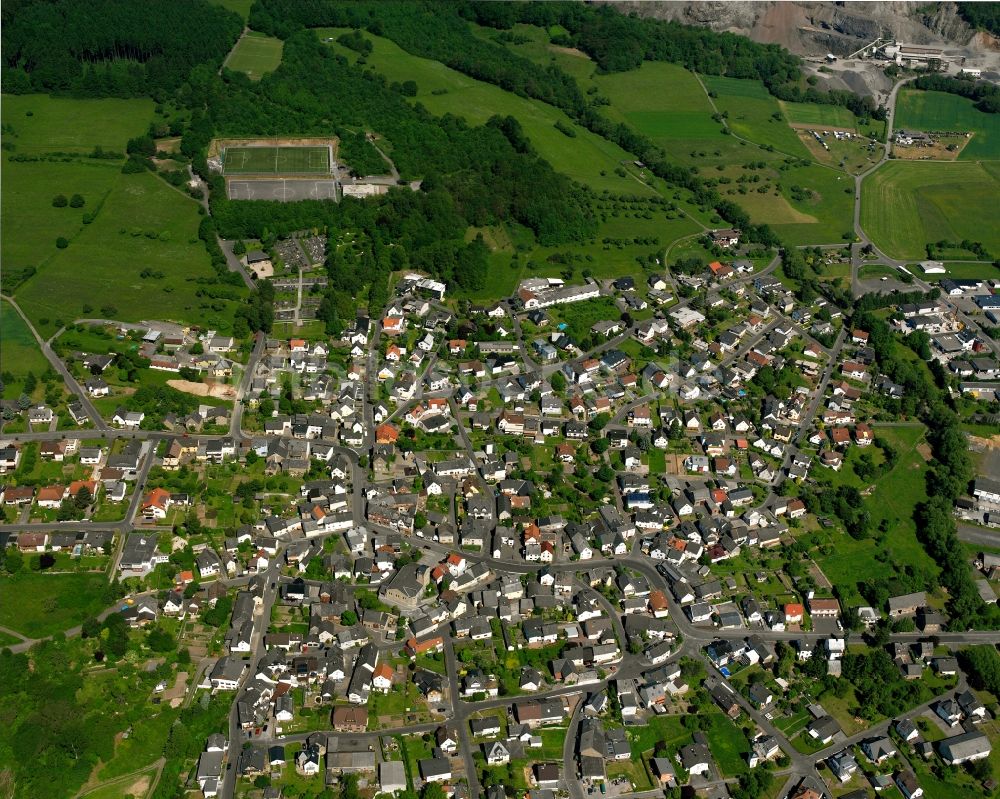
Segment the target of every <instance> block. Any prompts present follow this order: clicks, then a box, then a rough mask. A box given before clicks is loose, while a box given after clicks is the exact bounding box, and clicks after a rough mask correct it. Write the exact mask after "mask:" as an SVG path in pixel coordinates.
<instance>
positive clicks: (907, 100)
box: [894, 89, 1000, 161]
mask: <svg viewBox="0 0 1000 799" xmlns="http://www.w3.org/2000/svg"><path fill="white" fill-rule="evenodd" d="M894 124H895V126H896V128H911V129H914V130H923V131H952V132H960V133H972V139H970V141H969V143H968V144H967V145H966V146H965V147H964V148H963V150H962V152H961V153H960V154H959V156H958V160H959V161H976V160H993V159H1000V115H997V114H984V113H983V112H982V111H979V110H977V109H976V107H975V106H974V105H973V103H972V101H971V100H968V99H966V98H965V97H959V96H958V95H955V94H947V93H945V92H925V91H919V90H916V89H904V90H903V91H901V92H900V93H899V97H898V98H897V100H896V116H895V122H894Z"/></svg>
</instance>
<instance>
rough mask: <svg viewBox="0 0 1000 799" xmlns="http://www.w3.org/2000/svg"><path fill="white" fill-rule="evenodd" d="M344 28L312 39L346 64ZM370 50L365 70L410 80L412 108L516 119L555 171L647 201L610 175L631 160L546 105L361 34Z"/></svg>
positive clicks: (473, 119)
mask: <svg viewBox="0 0 1000 799" xmlns="http://www.w3.org/2000/svg"><path fill="white" fill-rule="evenodd" d="M345 32H347V29H346V28H319V29H317V31H316V33H317V35H318V36H319V37H320V38H321V39H322V40H326V39H329V38H332V39H333V40H334V41H332V42H330V46H331V47H333V48H335V49H336V50H337V52H338V53H341V54H342V55H344V56H345V57H347V58H348V59H349V60H350V61H352V62H353V61H356V60H357V53H354V52H353V51H351V50H348V49H347V48H345V47H343V46H341V45H339V44H337V43H336V38H337V37H338V36H340V35H341V34H342V33H345ZM365 37H366V38H367V39H370V40H371V42H372V44H373V45H374V50H373V51H372V53H371V55H369V56H368V57H367V58H366V61H367V63H368V64H370V65H371V66H372V67H374V68H375V70H376V71H378V72H379V73H381V74H382V75H385V77H386V78H387V79H388V80H389V81H400V82H402V81H406V80H413V81H415V82H416V84H417V89H418V91H417V96H416V97H415V98H413V99H414V101H415V102H419V103H421V104H422V105H423V106H424V107H426V108H427V110H428V111H430V112H431V113H432V114H439V115H444V114H449V113H450V114H454V115H456V116H460V117H464V118H465V119H466V120H467V121H468V122H470V123H472V124H475V125H481V124H483V123H484V122H486V121H487V120H488V119H489V118H490V117H491V116H493V115H495V114H501V115H507V114H509V115H511V116H514V117H516V118H517V119H518V121H519V122H520V123H521V126H522V127H523V128H524V132H525V133H526V134H527V136H528V138H530V139H531V143H532V144H533V145H534V147H535V148H536V149H537V150H538V154H539V155H540V156H541V157H542V158H544V159H545V160H546V161H548V162H549V163H550V164H551V165H552V167H553V168H554V169H556V170H557V171H559V172H562V173H563V174H565V175H568V176H569V177H571V178H573V179H574V180H578V181H580V182H581V183H585V184H586V185H588V186H590V187H591V188H593V189H595V190H597V191H601V190H603V189H608V190H609V191H612V192H616V193H627V194H638V195H650V194H652V193H653V192H652V190H651V189H649V188H647V187H646V186H644V185H643V184H642V183H640V182H639V181H638V180H636V179H635V178H632V177H630V176H628V175H626V176H625V177H621V176H619V175H616V174H615V169H616V168H617V167H618V166H619V165H620V163H621V162H622V161H631V160H632V157H631V156H630V155H629V154H628V153H626V152H625V151H624V150H622V149H621V148H620V147H618V146H616V145H614V144H612V143H610V142H608V141H606V140H605V139H602V138H601V137H599V136H595V135H594V134H593V133H591V132H590V131H588V130H586V129H585V128H581V127H580V126H578V125H575V124H574V123H573V122H572V121H571V120H570V119H569V117H568V116H566V114H564V113H563V112H562V111H559V110H558V109H556V108H553V107H552V106H550V105H546V104H545V103H542V102H539V101H535V100H529V99H526V98H522V97H518V96H516V95H514V94H511V93H510V92H506V91H504V90H503V89H500V88H498V87H496V86H493V85H491V84H488V83H484V82H482V81H478V80H475V79H473V78H469V77H466V76H465V75H463V74H462V73H460V72H457V71H455V70H453V69H450V68H448V67H446V66H445V65H444V64H442V63H440V62H438V61H432V60H430V59H427V58H420V57H418V56H414V55H411V54H410V53H407V52H406V51H405V50H403V49H401V48H400V47H399V46H398V45H396V44H395V43H393V42H390V41H389V40H387V39H384V38H381V37H378V36H372V35H370V34H365ZM556 122H561V123H562V124H564V125H566V126H567V127H569V128H570V129H572V130H573V131H574V132H575V133H576V136H574V137H569V136H567V135H566V134H565V133H562V132H560V131H558V130H556V128H555V123H556Z"/></svg>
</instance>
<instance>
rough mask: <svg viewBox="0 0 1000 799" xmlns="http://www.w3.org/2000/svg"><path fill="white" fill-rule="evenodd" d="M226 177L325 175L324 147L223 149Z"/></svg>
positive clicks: (327, 153)
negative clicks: (224, 152)
mask: <svg viewBox="0 0 1000 799" xmlns="http://www.w3.org/2000/svg"><path fill="white" fill-rule="evenodd" d="M225 172H226V174H227V175H250V174H266V175H289V174H299V173H308V174H320V175H322V174H328V173H329V172H330V150H329V148H327V147H227V148H226V160H225Z"/></svg>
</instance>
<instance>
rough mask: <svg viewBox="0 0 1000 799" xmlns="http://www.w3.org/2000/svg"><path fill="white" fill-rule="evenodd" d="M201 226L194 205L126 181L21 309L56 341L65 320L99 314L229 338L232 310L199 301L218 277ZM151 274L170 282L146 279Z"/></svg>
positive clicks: (160, 187) (142, 182)
mask: <svg viewBox="0 0 1000 799" xmlns="http://www.w3.org/2000/svg"><path fill="white" fill-rule="evenodd" d="M199 219H200V218H199V216H198V204H197V203H196V202H195V201H194V200H191V199H189V198H187V197H186V196H185V195H183V194H182V193H180V192H179V191H177V190H175V189H173V188H171V187H170V186H168V185H167V184H166V183H164V182H163V181H162V180H160V179H159V178H157V177H156V176H155V175H153V174H152V173H149V172H144V173H141V174H136V175H118V176H117V178H116V180H115V185H114V188H113V189H112V191H111V192H110V194H109V195H108V198H107V200H106V201H105V204H104V207H103V209H102V210H101V213H100V214H99V215H98V217H97V219H96V220H95V221H94V222H93V223H92V224H90V225H88V226H86V227H85V228H84V229H83V230H82V231H81V232H80V234H79V235H78V236H77V237H76V238H75V239H74V240H73V241H72V242H71V244H70V246H69V247H68V248H67V249H65V250H60V251H59V252H58V253H57V254H56V255H55V256H54V257H53V258H52V259H50V261H49V262H48V263H47V264H46V265H45V267H44V268H43V269H41V270H39V273H38V274H37V275H35V276H34V277H32V278H31V279H30V280H28V281H27V282H26V283H25V284H24V285H23V286H21V287H20V288H19V289H18V292H17V300H18V303H19V304H20V305H21V308H22V309H23V310H24V312H25V313H26V314H27V315H28V316H29V317H30V318H31V319H32V321H33V322H34V323H35V324H36V327H38V329H39V333H40V334H41V335H42V336H47V335H51V334H52V333H54V332H55V331H56V329H58V327H59V324H58V323H57V322H58V321H59V320H62V321H70V320H73V319H76V318H79V317H81V316H86V315H90V316H93V315H95V313H96V312H99V313H102V314H103V315H104V316H105V317H107V318H112V317H113V318H118V319H121V320H122V321H139V320H140V319H165V320H176V321H191V322H194V321H197V322H198V323H199V324H203V325H209V326H211V327H217V328H218V329H220V330H226V329H228V328H229V326H230V324H231V321H230V320H231V319H232V314H231V312H229V313H227V311H228V310H229V306H230V302H229V301H227V300H225V299H219V298H215V299H213V298H208V297H202V298H198V297H196V296H195V292H196V291H197V290H198V289H199V286H198V285H197V284H195V283H193V282H192V281H193V280H195V279H197V278H200V277H210V276H212V275H213V272H212V269H211V265H210V263H209V259H208V254H207V253H206V252H205V248H204V246H203V245H202V243H201V241H200V240H199V239H198V238H197V230H198V223H199ZM84 264H85V265H86V269H81V266H82V265H84ZM144 270H150V271H151V272H152V273H162V275H163V276H162V277H159V278H157V277H155V276H147V277H142V276H141V273H142V272H143V271H144ZM147 274H148V273H147ZM220 288H221V287H220ZM225 291H226V292H227V293H228V294H229V295H230V296H232V297H233V298H234V299H235V298H237V297H239V296H241V295H242V293H243V289H242V288H241V287H233V286H226V287H225ZM84 306H87V307H89V308H90V309H91V310H89V311H85V310H84ZM102 309H103V310H102Z"/></svg>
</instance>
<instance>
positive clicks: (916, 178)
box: [861, 161, 1000, 259]
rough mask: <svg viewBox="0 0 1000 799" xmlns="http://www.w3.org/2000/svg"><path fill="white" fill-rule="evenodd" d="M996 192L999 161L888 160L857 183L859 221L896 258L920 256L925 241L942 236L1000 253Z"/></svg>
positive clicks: (999, 185)
mask: <svg viewBox="0 0 1000 799" xmlns="http://www.w3.org/2000/svg"><path fill="white" fill-rule="evenodd" d="M997 196H1000V164H995V163H992V162H985V163H963V162H961V161H958V162H935V163H930V162H914V161H890V162H888V163H886V164H884V165H883V166H882V167H880V168H879V169H878V170H876V171H875V172H874V173H872V174H871V175H870V176H869V177H868V178H866V179H865V181H864V183H863V184H862V189H861V224H862V226H863V227H864V229H865V232H866V233H867V234H868V235H869V236H870V237H871V238H872V240H873V241H874V242H875V243H876V244H877V245H878V247H879V248H880V249H881V250H883V251H884V252H885V253H886V254H887V255H890V256H892V257H895V258H915V259H919V258H922V257H924V254H925V250H924V245H925V244H927V243H928V242H936V241H940V240H942V239H947V240H950V241H961V240H962V239H971V240H973V241H981V242H982V243H983V244H984V245H985V246H986V248H987V249H988V250H990V251H991V252H994V253H1000V228H998V226H997V224H996V211H995V207H994V206H995V202H996V198H997Z"/></svg>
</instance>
